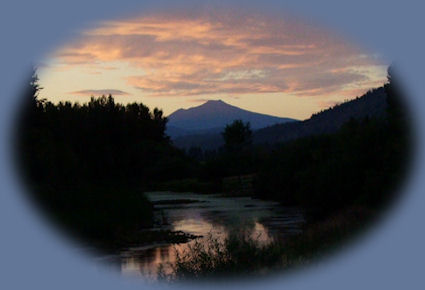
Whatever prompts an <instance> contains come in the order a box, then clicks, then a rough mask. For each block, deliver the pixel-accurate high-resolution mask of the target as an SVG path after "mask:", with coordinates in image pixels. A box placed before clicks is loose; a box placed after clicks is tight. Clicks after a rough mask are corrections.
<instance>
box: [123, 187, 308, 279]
mask: <svg viewBox="0 0 425 290" xmlns="http://www.w3.org/2000/svg"><path fill="white" fill-rule="evenodd" d="M147 195H148V198H149V199H150V200H151V201H152V202H154V204H155V227H154V229H152V230H158V229H171V230H175V231H183V232H186V233H189V234H193V235H197V236H198V235H199V236H203V237H202V238H200V239H201V241H202V239H205V238H206V237H207V236H209V235H210V236H211V237H213V238H216V239H219V240H222V239H224V238H225V237H227V236H228V235H229V233H230V232H234V231H240V230H243V231H244V232H246V233H249V235H250V236H251V237H252V238H255V239H257V240H258V241H259V242H260V243H264V244H267V243H270V242H272V241H273V240H275V239H281V238H283V237H285V236H286V235H291V234H294V233H298V232H299V231H300V228H301V227H300V226H301V224H302V223H303V221H304V219H303V215H302V212H301V211H300V210H298V209H295V208H287V207H282V206H280V205H279V204H278V203H276V202H270V201H262V200H257V199H253V198H250V197H236V198H235V197H233V198H228V197H223V196H221V195H218V194H215V195H201V194H194V193H185V194H181V193H170V192H156V193H148V194H147ZM179 201H181V202H179ZM194 242H195V241H190V242H189V243H185V244H153V245H149V246H144V247H139V248H130V249H127V250H126V251H124V252H122V253H121V256H120V259H121V271H122V273H123V274H124V275H130V276H135V275H137V276H145V277H152V278H153V277H155V276H156V274H157V271H158V267H159V265H160V264H163V265H164V264H167V263H172V262H173V261H175V259H176V251H177V252H183V251H185V250H187V248H188V245H190V244H193V243H194ZM169 270H170V269H168V271H169ZM165 271H167V268H165Z"/></svg>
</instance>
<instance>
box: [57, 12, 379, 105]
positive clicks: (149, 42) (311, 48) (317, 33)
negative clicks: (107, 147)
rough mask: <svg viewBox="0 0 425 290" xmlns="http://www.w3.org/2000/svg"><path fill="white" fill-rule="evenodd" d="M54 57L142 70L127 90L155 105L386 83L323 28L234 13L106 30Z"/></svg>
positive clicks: (136, 21)
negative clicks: (168, 99)
mask: <svg viewBox="0 0 425 290" xmlns="http://www.w3.org/2000/svg"><path fill="white" fill-rule="evenodd" d="M56 57H57V58H58V59H59V62H60V63H62V64H63V65H64V66H75V65H90V66H92V67H93V66H94V67H96V66H98V67H99V68H98V70H97V71H101V70H102V69H104V68H105V67H108V66H109V65H108V63H112V62H122V63H126V64H128V65H130V66H131V67H133V68H137V69H139V70H140V74H138V75H137V74H134V75H131V76H128V75H126V76H123V78H124V79H125V80H126V82H127V84H128V85H130V86H132V87H135V88H137V89H139V90H141V91H142V92H144V93H145V94H146V95H148V96H153V97H154V96H155V97H156V96H158V97H159V96H193V95H207V94H220V93H227V94H247V93H249V94H255V93H278V92H284V93H291V94H295V95H300V96H319V95H325V94H329V93H337V92H344V91H345V92H346V91H348V87H350V86H354V84H355V86H356V89H357V90H359V89H362V88H364V89H368V88H369V87H367V86H368V85H369V84H370V83H371V82H376V81H377V80H378V81H381V82H383V81H384V80H383V78H382V76H381V75H382V74H376V71H378V70H382V69H383V67H382V66H380V64H379V63H378V62H377V61H376V60H375V59H374V58H373V57H372V56H369V55H365V54H364V52H362V51H360V50H359V49H358V48H356V47H353V46H351V45H348V44H347V43H345V42H344V41H343V40H341V39H339V38H337V37H334V36H332V35H330V34H328V33H326V32H325V31H323V30H320V29H319V28H317V27H313V26H309V25H305V24H302V23H299V22H297V21H295V20H292V19H288V18H285V19H276V18H270V17H266V16H264V15H263V16H261V15H242V14H237V13H234V12H228V13H212V14H208V15H207V14H198V15H196V16H195V15H194V14H186V15H179V14H174V15H171V14H158V15H151V16H142V17H138V18H132V19H126V20H122V21H111V22H105V23H103V24H101V25H100V26H99V27H98V28H96V29H93V30H90V31H87V32H85V33H84V35H83V36H82V38H81V39H80V40H78V41H76V42H74V43H72V44H70V45H68V46H66V47H64V48H63V49H61V50H60V51H59V52H58V53H57V54H56ZM358 68H367V69H364V70H360V69H358ZM350 90H353V88H350Z"/></svg>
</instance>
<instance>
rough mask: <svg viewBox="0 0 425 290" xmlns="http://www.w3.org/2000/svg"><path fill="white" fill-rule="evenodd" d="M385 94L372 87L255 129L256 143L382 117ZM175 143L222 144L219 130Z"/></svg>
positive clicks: (184, 145)
mask: <svg viewBox="0 0 425 290" xmlns="http://www.w3.org/2000/svg"><path fill="white" fill-rule="evenodd" d="M386 107H387V102H386V93H385V90H384V88H383V87H381V88H378V89H374V90H371V91H369V92H367V93H366V94H364V95H363V96H361V97H358V98H356V99H354V100H351V101H347V102H345V103H342V104H340V105H336V106H334V107H332V108H329V109H326V110H324V111H321V112H319V113H316V114H313V115H312V116H311V118H309V119H307V120H304V121H297V122H286V123H281V124H276V125H273V126H269V127H266V128H262V129H259V130H255V131H254V132H253V142H254V143H255V144H263V143H268V144H274V143H278V142H285V141H289V140H293V139H297V138H300V137H304V136H310V135H317V134H326V133H332V132H335V131H337V130H338V129H339V128H340V127H341V126H342V124H344V123H345V122H347V121H348V120H349V119H350V118H354V119H363V118H365V117H367V116H369V117H380V116H383V115H384V114H385V112H386ZM254 129H255V127H254ZM173 143H174V145H176V146H177V147H180V148H186V149H188V148H190V147H200V148H202V149H204V150H212V149H217V148H219V147H220V146H222V145H223V143H224V142H223V139H222V137H221V135H220V133H210V134H192V135H187V136H182V137H178V138H175V139H174V140H173Z"/></svg>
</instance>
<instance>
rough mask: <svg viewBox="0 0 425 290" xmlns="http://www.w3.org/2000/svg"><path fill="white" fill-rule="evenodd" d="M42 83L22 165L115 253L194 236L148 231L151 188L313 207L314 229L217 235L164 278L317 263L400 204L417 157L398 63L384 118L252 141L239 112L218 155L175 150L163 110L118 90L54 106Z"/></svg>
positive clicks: (43, 201) (49, 204)
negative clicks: (120, 99) (281, 235)
mask: <svg viewBox="0 0 425 290" xmlns="http://www.w3.org/2000/svg"><path fill="white" fill-rule="evenodd" d="M39 90H40V88H39V86H38V84H37V77H36V75H35V74H34V75H33V77H32V80H31V82H30V86H29V87H28V89H27V92H26V103H25V108H24V112H23V114H22V115H21V116H22V118H21V120H20V122H19V124H20V127H19V134H18V135H17V140H16V141H17V153H18V157H19V162H20V165H21V168H22V171H23V173H24V176H25V177H26V181H27V183H28V185H29V188H30V190H31V191H32V193H34V194H33V198H34V200H35V201H36V202H38V203H39V204H40V205H41V206H42V207H44V208H46V209H47V212H48V213H49V214H50V215H51V216H52V217H53V220H55V221H57V222H58V224H61V225H63V226H65V228H66V229H68V230H70V231H71V232H72V233H73V234H74V236H77V237H80V238H82V239H84V241H86V242H87V243H88V244H89V245H92V246H95V247H98V248H104V249H107V250H113V249H119V248H122V247H128V246H131V245H140V244H146V243H152V242H155V241H158V240H160V241H166V242H175V243H176V242H186V241H187V240H189V239H190V238H193V237H190V236H187V235H184V234H182V233H173V232H170V231H158V232H149V231H144V230H143V229H144V228H149V227H151V226H152V223H153V205H152V204H151V203H150V201H149V200H147V199H146V197H145V196H144V194H143V192H145V191H147V190H169V191H187V192H190V191H192V192H200V193H217V192H222V193H223V194H226V195H229V196H233V195H239V194H250V195H255V196H256V197H259V198H262V199H271V200H276V201H279V202H281V203H282V204H284V205H288V206H299V207H302V208H304V209H305V210H306V213H307V226H306V229H305V230H304V233H303V234H301V235H300V236H296V237H292V238H289V239H287V240H285V241H283V242H282V241H279V242H276V243H274V244H270V245H259V244H258V243H256V241H253V240H250V239H248V238H247V237H246V236H241V235H238V236H236V237H232V236H230V237H229V238H228V239H227V240H225V241H221V242H219V241H215V240H211V239H210V241H209V245H208V246H207V247H205V245H204V244H201V243H195V246H194V247H192V248H191V250H190V252H188V253H186V254H185V255H183V256H179V257H178V260H177V263H176V264H175V265H174V272H173V274H171V275H168V274H163V276H164V277H163V278H165V279H170V280H173V279H179V278H191V277H192V278H193V277H200V276H208V275H216V274H217V275H218V274H222V273H226V274H229V273H248V272H249V273H251V272H261V273H262V272H263V271H265V270H267V269H269V270H270V269H272V268H273V269H274V268H275V267H278V268H282V267H283V268H288V267H289V266H294V265H298V264H300V263H304V262H308V261H309V260H310V259H311V258H313V257H314V256H316V255H319V254H320V253H322V252H323V250H325V249H328V248H333V247H334V246H335V245H337V242H339V241H341V240H343V239H346V238H347V237H349V236H350V235H351V234H352V233H354V232H356V230H357V229H359V228H360V227H361V225H364V224H365V222H366V221H370V220H372V217H375V216H376V215H377V213H379V212H380V210H381V209H382V208H383V207H384V206H385V205H387V204H388V203H389V202H390V201H391V200H392V198H393V197H394V193H395V192H396V191H397V188H398V186H399V184H400V181H401V180H402V177H403V176H404V173H405V172H406V170H407V164H408V160H409V157H410V154H409V148H410V147H409V138H410V131H409V127H408V119H407V113H406V111H405V107H404V105H403V103H402V102H401V101H400V99H401V94H400V92H399V85H398V84H397V81H396V80H395V79H394V76H393V73H392V72H391V71H389V76H388V83H387V84H386V85H385V86H384V87H382V88H379V89H377V90H375V92H378V93H379V94H381V95H382V94H385V96H386V97H385V98H386V111H385V112H384V113H383V114H382V112H381V111H379V112H380V113H379V114H376V115H373V114H372V115H367V116H366V117H362V118H359V117H358V116H354V117H353V118H351V119H350V120H349V121H348V122H346V123H344V125H342V126H341V127H340V128H339V129H338V130H336V131H335V132H325V133H320V134H314V136H304V137H302V138H297V139H295V140H291V141H286V142H280V143H279V142H278V143H263V144H259V143H256V144H253V142H252V138H253V134H252V132H251V129H250V124H249V123H247V124H245V123H243V122H241V121H237V120H236V121H235V122H233V123H232V124H229V125H228V126H227V127H226V128H225V130H224V131H223V133H222V137H223V140H224V144H225V145H224V146H222V147H221V148H220V149H218V150H210V151H205V150H202V149H200V148H191V149H190V150H188V151H183V150H180V149H178V148H176V147H175V146H173V144H172V142H171V141H170V139H169V137H168V136H166V134H165V133H164V132H165V129H166V124H167V118H165V117H164V116H163V114H162V111H161V110H158V109H154V110H153V111H151V110H150V109H149V108H148V107H146V106H144V105H143V104H136V103H133V104H128V105H125V106H124V105H121V104H117V103H115V102H114V99H113V98H112V96H109V97H104V96H103V97H101V98H97V99H96V98H92V99H91V101H90V102H89V103H86V104H78V103H73V104H72V103H69V102H66V103H59V104H53V103H51V102H48V101H46V100H42V99H40V98H39V97H38V92H39ZM373 93H374V91H373V90H372V91H371V92H369V94H373ZM358 100H359V101H358V102H361V98H359V99H358ZM372 111H373V110H372ZM320 114H321V113H319V114H317V115H316V116H315V118H319V119H320ZM330 127H332V126H330ZM354 209H355V210H354Z"/></svg>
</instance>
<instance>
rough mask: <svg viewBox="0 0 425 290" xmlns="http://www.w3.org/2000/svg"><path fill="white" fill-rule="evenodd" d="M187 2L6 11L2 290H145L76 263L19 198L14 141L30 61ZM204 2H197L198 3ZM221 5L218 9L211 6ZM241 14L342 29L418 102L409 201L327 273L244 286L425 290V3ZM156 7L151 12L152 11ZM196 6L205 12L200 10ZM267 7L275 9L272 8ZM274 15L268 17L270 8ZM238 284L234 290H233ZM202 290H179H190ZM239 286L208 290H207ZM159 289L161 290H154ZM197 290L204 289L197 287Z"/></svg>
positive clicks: (332, 262) (0, 109)
mask: <svg viewBox="0 0 425 290" xmlns="http://www.w3.org/2000/svg"><path fill="white" fill-rule="evenodd" d="M187 2H189V1H156V2H155V3H156V4H155V5H152V4H151V3H145V2H143V3H142V1H140V0H139V1H136V0H120V1H106V0H103V1H102V0H91V1H88V0H73V1H53V0H52V1H49V0H43V1H22V0H14V1H12V0H2V2H1V4H0V32H1V33H0V51H1V53H0V72H1V75H0V84H1V85H0V95H1V105H0V134H1V135H0V158H1V159H0V160H1V163H0V185H1V195H0V225H1V227H0V230H1V231H0V243H1V244H0V289H5V290H8V289H46V290H49V289H61V290H66V289H102V290H108V289H127V288H128V289H144V288H145V289H146V288H148V287H153V286H152V285H150V286H149V285H145V284H142V283H141V282H140V281H135V280H131V279H124V278H122V277H120V276H118V275H115V274H113V273H111V272H109V271H107V270H106V269H105V268H104V267H102V266H99V265H98V264H95V263H93V262H91V261H90V260H89V259H87V257H85V256H82V255H80V254H77V252H76V251H75V250H74V249H73V244H72V243H70V242H69V241H67V240H66V239H62V237H61V236H60V235H57V233H56V232H55V230H54V229H52V228H51V227H50V226H49V225H48V224H46V223H45V221H44V220H42V219H41V218H40V216H39V215H38V214H37V212H36V211H34V209H33V207H32V205H31V204H29V203H27V201H26V200H25V198H24V197H23V195H22V194H21V191H22V188H21V184H20V183H19V182H18V181H17V179H16V176H15V175H14V174H15V172H14V168H13V165H14V164H13V162H12V159H11V157H12V156H11V149H12V147H13V143H12V142H11V141H10V138H11V137H10V134H11V133H12V127H13V126H12V121H13V118H14V116H15V109H16V107H17V105H18V103H19V99H18V98H17V96H18V91H19V86H20V85H21V84H22V82H23V80H24V79H25V77H26V75H27V74H26V73H27V72H28V65H29V64H30V62H31V61H32V60H38V59H41V58H42V57H43V55H44V54H45V53H47V52H49V49H52V48H54V47H55V46H56V45H58V44H60V43H61V42H64V41H66V39H68V38H69V37H72V36H75V35H76V32H77V31H78V30H79V28H85V27H87V26H88V25H90V24H91V23H93V21H94V20H104V19H112V18H116V17H119V16H123V15H126V14H128V13H133V12H134V11H138V10H139V9H143V8H148V7H150V6H154V7H158V6H165V7H167V6H168V5H171V4H170V3H172V5H174V6H180V5H183V4H184V3H187ZM199 2H200V1H198V3H199ZM209 2H210V3H217V1H209ZM233 2H234V3H235V5H241V6H244V7H253V8H254V9H257V8H258V9H262V7H273V8H272V10H274V11H275V12H277V13H278V12H279V11H280V10H283V11H285V12H289V13H291V12H295V13H296V14H298V15H300V16H302V17H305V18H307V19H312V20H314V21H317V22H318V23H321V24H324V25H327V26H329V27H332V28H336V29H338V31H339V32H341V33H344V35H347V36H349V37H351V39H352V41H353V43H358V44H363V45H364V46H365V47H366V48H368V49H369V50H371V51H377V52H380V53H383V54H384V55H385V56H386V58H387V59H390V60H397V62H398V65H399V71H400V72H401V74H402V76H403V81H404V84H405V86H406V87H407V88H408V92H409V94H410V98H409V104H410V105H411V109H412V112H413V117H414V121H415V125H416V135H415V137H416V140H417V148H418V149H419V151H418V152H417V153H416V155H415V161H416V162H415V164H414V165H413V170H412V174H411V175H410V178H409V180H408V182H407V185H406V186H405V188H404V191H405V194H404V198H403V199H402V200H400V201H399V202H398V205H397V207H395V208H394V209H393V210H392V211H391V212H390V213H389V214H388V216H387V217H386V219H385V220H384V221H383V222H382V223H381V224H380V225H379V227H377V228H376V229H374V230H373V231H371V232H370V233H369V234H368V235H367V236H365V237H363V238H362V239H361V241H359V242H358V243H355V244H354V245H353V246H352V247H350V248H349V249H346V250H345V251H342V252H341V253H339V254H338V255H336V256H333V257H332V258H330V259H328V260H326V261H323V262H322V264H321V265H319V266H317V267H314V268H309V269H308V270H304V271H300V272H297V273H295V274H294V275H290V276H288V277H286V278H284V279H283V278H275V279H271V280H267V281H258V282H257V283H253V282H250V283H248V284H245V285H244V287H245V288H247V289H258V288H260V287H263V288H264V289H266V288H268V289H353V290H354V289H356V290H358V289H388V290H389V289H425V282H424V280H425V277H424V276H425V268H424V263H425V255H424V254H425V251H424V248H423V246H424V245H425V239H424V237H425V235H424V226H423V221H425V206H424V205H425V196H424V194H423V192H424V188H425V180H424V177H425V175H424V173H425V170H424V169H425V168H424V165H425V162H424V161H425V160H424V157H425V156H424V154H423V153H424V152H423V151H424V150H423V149H422V148H423V147H424V146H423V145H424V125H425V114H424V110H425V81H424V70H425V64H424V56H423V53H424V52H425V46H424V33H423V27H425V17H424V16H423V13H424V10H425V9H424V5H422V4H421V2H422V1H420V0H418V1H389V0H387V1H384V0H382V1H381V0H355V1H342V0H339V1H334V0H309V1H306V0H287V1H233ZM152 3H153V2H152ZM191 3H197V2H196V1H192V2H191ZM266 4H267V5H266ZM264 9H265V10H267V9H266V8H264ZM235 283H236V282H235ZM191 286H196V285H181V286H180V287H181V288H182V289H188V288H191ZM224 286H227V287H229V288H231V287H234V286H236V285H234V284H231V283H228V284H226V285H224V284H220V285H215V284H203V287H205V288H217V287H224ZM156 287H159V286H156ZM196 288H198V287H196Z"/></svg>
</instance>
